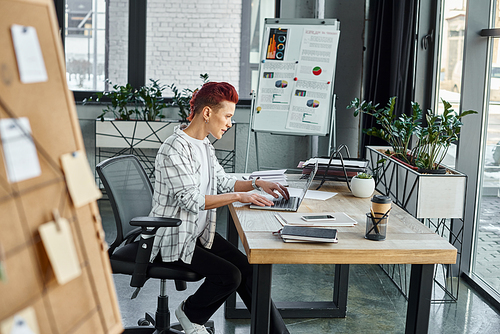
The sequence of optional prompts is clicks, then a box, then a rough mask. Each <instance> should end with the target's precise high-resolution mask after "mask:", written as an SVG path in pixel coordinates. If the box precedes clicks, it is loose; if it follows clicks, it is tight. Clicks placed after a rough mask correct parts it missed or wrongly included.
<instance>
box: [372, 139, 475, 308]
mask: <svg viewBox="0 0 500 334" xmlns="http://www.w3.org/2000/svg"><path fill="white" fill-rule="evenodd" d="M387 148H388V147H367V151H366V152H367V155H366V156H367V159H368V160H369V161H370V163H369V169H370V170H371V171H372V173H373V175H375V176H376V180H375V182H376V190H377V191H379V192H380V193H382V194H384V195H386V196H390V197H391V198H392V200H393V202H394V203H395V204H397V205H398V206H400V207H401V208H402V209H404V210H405V211H407V212H408V213H410V214H411V215H412V216H414V217H415V218H417V219H419V220H420V221H421V222H422V223H423V224H425V225H426V226H427V227H429V228H430V229H431V230H433V231H434V232H435V233H436V234H439V235H440V236H441V237H443V238H445V239H447V240H448V241H449V242H450V243H451V244H453V245H454V246H455V247H456V248H457V264H456V265H442V264H440V265H436V267H435V271H434V282H435V284H434V287H435V288H434V289H433V290H434V291H433V299H432V302H433V303H449V302H456V301H457V299H458V289H459V284H458V275H459V273H460V271H461V257H462V243H463V227H464V222H463V219H462V217H463V213H464V207H465V193H466V184H467V176H466V175H465V174H462V173H460V172H457V171H454V170H451V171H452V172H453V173H454V174H453V175H443V176H439V177H438V178H436V176H435V175H427V174H425V175H424V174H420V173H418V172H416V171H414V170H412V169H410V168H408V167H406V166H404V164H403V163H400V162H398V161H396V160H393V159H392V158H389V157H387V156H386V155H384V154H383V153H380V151H384V150H386V149H387ZM443 177H444V178H446V177H449V180H451V183H452V186H443V185H446V183H445V182H446V179H443ZM427 186H429V187H433V188H431V189H425V188H426V187H427ZM447 192H449V193H450V195H449V194H448V193H447ZM457 193H458V194H457ZM462 195H463V196H462ZM431 196H435V197H436V198H437V197H439V198H440V199H448V201H449V202H451V203H449V202H446V203H443V204H436V203H430V202H435V201H436V199H432V198H430V199H429V197H431ZM457 196H458V198H457ZM456 201H458V203H457V202H456ZM426 203H430V204H426ZM433 206H434V207H435V208H436V210H435V211H433ZM435 217H442V218H435ZM380 266H381V268H382V269H383V270H384V272H385V273H386V274H387V275H388V276H389V278H390V279H391V280H392V281H393V283H394V284H395V285H396V287H397V288H398V289H399V290H400V291H401V293H402V294H403V295H404V296H405V298H406V299H408V290H409V285H408V282H409V274H410V270H409V268H408V266H407V265H400V264H393V265H380ZM437 288H439V289H437ZM440 291H441V292H440Z"/></svg>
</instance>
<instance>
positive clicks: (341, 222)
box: [276, 212, 357, 227]
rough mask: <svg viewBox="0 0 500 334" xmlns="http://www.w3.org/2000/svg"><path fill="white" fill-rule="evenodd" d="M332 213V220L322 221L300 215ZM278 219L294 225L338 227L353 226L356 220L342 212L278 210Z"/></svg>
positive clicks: (285, 223)
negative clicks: (311, 219)
mask: <svg viewBox="0 0 500 334" xmlns="http://www.w3.org/2000/svg"><path fill="white" fill-rule="evenodd" d="M320 214H321V215H332V216H334V217H335V219H333V220H322V221H305V220H303V219H302V218H301V217H302V216H304V215H308V216H314V215H320ZM276 215H277V216H279V218H278V217H276V218H277V219H278V220H280V218H281V219H282V223H284V225H294V226H315V227H340V226H346V227H350V226H354V225H356V224H357V222H356V221H355V220H354V219H352V218H351V217H349V216H348V215H347V214H345V213H344V212H318V213H303V212H279V213H276Z"/></svg>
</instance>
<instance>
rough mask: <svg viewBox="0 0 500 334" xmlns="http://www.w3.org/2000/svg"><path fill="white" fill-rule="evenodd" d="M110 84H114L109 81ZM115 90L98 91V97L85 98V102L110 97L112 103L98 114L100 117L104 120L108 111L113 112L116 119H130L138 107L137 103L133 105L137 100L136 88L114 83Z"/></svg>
mask: <svg viewBox="0 0 500 334" xmlns="http://www.w3.org/2000/svg"><path fill="white" fill-rule="evenodd" d="M108 82H109V84H112V83H111V81H109V80H108ZM113 89H114V90H113V91H109V92H98V93H96V98H95V99H94V98H93V97H91V98H89V99H88V100H84V101H83V104H86V103H87V102H91V101H94V100H95V101H97V102H99V101H101V100H102V99H103V98H104V99H109V100H110V102H111V105H107V106H106V108H105V109H103V110H102V114H101V115H99V116H98V118H99V119H100V120H101V121H103V120H104V115H106V114H107V113H112V114H113V116H114V117H115V119H119V120H124V121H128V120H130V118H131V115H133V114H134V113H137V109H136V106H135V105H133V106H132V105H131V103H132V102H135V89H134V88H133V87H132V86H131V85H130V84H126V85H124V86H121V85H113Z"/></svg>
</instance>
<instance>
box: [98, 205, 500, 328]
mask: <svg viewBox="0 0 500 334" xmlns="http://www.w3.org/2000/svg"><path fill="white" fill-rule="evenodd" d="M99 207H100V211H101V216H102V220H103V226H104V230H105V231H106V240H107V241H108V242H110V241H111V240H113V238H114V236H113V234H114V222H113V214H112V212H111V209H110V206H109V201H107V200H100V201H99ZM225 215H226V210H220V211H219V212H218V226H217V231H218V232H219V233H221V234H222V235H225V229H226V216H225ZM333 272H334V269H333V266H332V265H276V266H274V267H273V286H272V289H273V290H272V292H273V294H272V295H273V299H274V300H276V301H277V300H282V301H293V300H296V301H301V300H303V301H308V300H314V301H321V300H328V299H330V300H331V296H332V293H333V288H332V284H333ZM349 273H350V275H349V292H348V301H347V316H346V318H340V319H319V318H314V319H285V322H286V324H287V327H288V329H289V331H290V333H292V334H299V333H300V334H311V333H315V334H326V333H404V327H405V319H406V305H407V304H406V300H405V298H404V297H403V296H402V295H401V293H400V292H399V291H398V290H397V288H396V287H395V286H394V284H393V283H392V282H391V281H390V280H389V278H388V277H387V276H386V274H385V273H384V272H383V271H382V270H381V269H380V268H379V266H377V265H351V266H350V271H349ZM114 281H115V286H116V291H117V295H118V301H119V304H120V310H121V314H122V320H123V324H124V326H135V325H136V322H137V319H139V318H140V317H143V316H144V315H143V313H144V312H145V311H148V312H151V313H153V314H154V312H155V310H156V297H157V296H158V292H159V282H158V281H156V280H150V281H148V282H146V284H145V286H144V288H143V289H142V290H141V292H140V293H139V296H138V297H137V298H136V299H134V300H131V299H130V296H131V295H132V293H133V291H134V288H132V287H130V286H129V282H130V277H129V276H125V275H114ZM198 285H199V283H190V284H188V289H187V290H186V291H181V292H178V291H176V290H175V288H174V284H173V283H172V282H169V283H168V285H167V286H168V294H169V299H170V300H169V302H170V311H171V313H172V314H171V318H172V319H171V321H176V319H175V315H174V313H173V312H174V310H175V308H176V307H177V305H178V304H179V303H180V302H181V301H182V300H183V299H184V298H186V297H187V296H189V295H190V293H192V292H193V291H195V290H196V288H197V286H198ZM212 320H214V321H215V327H216V333H217V334H243V333H246V334H248V333H249V332H250V321H249V319H238V320H226V319H225V318H224V311H223V309H222V308H221V309H219V310H218V311H217V312H216V313H215V315H214V316H213V317H212ZM498 332H500V313H498V312H497V311H496V310H494V309H493V308H491V307H490V306H489V305H488V304H487V303H486V302H485V301H484V300H483V299H482V298H481V297H479V296H478V295H477V294H475V293H474V291H473V290H471V289H469V287H468V286H467V284H465V283H463V282H462V281H460V287H459V298H458V302H456V303H447V304H432V306H431V314H430V324H429V333H450V334H451V333H453V334H458V333H480V334H486V333H498Z"/></svg>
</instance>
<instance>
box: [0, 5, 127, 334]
mask: <svg viewBox="0 0 500 334" xmlns="http://www.w3.org/2000/svg"><path fill="white" fill-rule="evenodd" d="M0 31H1V32H0V48H1V50H2V52H0V217H1V218H0V300H1V301H0V332H1V333H2V334H3V333H14V332H15V333H42V334H43V333H59V334H62V333H75V334H76V333H81V334H83V333H94V334H98V333H121V332H122V331H123V327H122V323H121V316H120V311H119V308H118V302H117V299H116V293H115V289H114V283H113V279H112V276H111V266H110V263H109V258H108V255H107V246H106V243H105V241H104V232H103V230H102V226H101V221H100V215H99V210H98V207H97V203H96V198H98V197H99V196H100V193H96V192H94V193H91V194H90V195H88V194H83V197H84V198H83V199H78V200H76V198H75V196H74V195H73V194H72V193H71V192H70V190H69V187H68V183H67V177H68V176H69V174H70V173H71V172H74V171H73V169H75V166H74V165H70V166H69V167H65V166H63V164H62V162H61V157H63V156H65V155H67V154H70V155H71V156H75V155H78V154H79V155H81V156H84V155H85V154H84V152H85V148H84V145H83V139H82V134H81V130H80V126H79V123H78V118H77V114H76V107H75V102H74V100H73V94H72V92H71V91H69V89H68V86H67V84H66V69H65V61H64V54H63V48H62V43H61V37H60V34H59V27H58V24H57V18H56V12H55V8H54V1H53V0H0ZM82 165H83V166H82ZM76 167H78V168H83V169H89V166H88V161H86V159H83V160H82V161H80V164H78V165H77V166H76ZM79 170H80V169H79ZM90 182H94V181H93V178H91V181H90ZM88 186H93V187H95V183H94V184H88ZM79 190H81V188H80V187H78V188H77V190H76V191H77V192H78V191H79ZM79 195H82V194H81V193H79ZM56 212H57V214H56ZM70 251H71V254H70ZM68 255H71V256H68Z"/></svg>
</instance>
